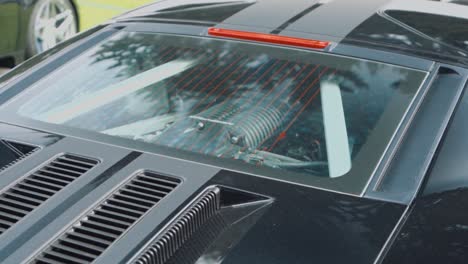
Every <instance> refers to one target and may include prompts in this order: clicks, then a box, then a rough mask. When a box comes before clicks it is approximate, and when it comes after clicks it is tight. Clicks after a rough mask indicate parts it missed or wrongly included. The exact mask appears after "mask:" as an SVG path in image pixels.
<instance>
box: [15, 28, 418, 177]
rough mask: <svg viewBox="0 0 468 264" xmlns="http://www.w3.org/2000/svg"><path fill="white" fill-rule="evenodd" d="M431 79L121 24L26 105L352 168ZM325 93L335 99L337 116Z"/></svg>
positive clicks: (245, 155) (110, 129)
mask: <svg viewBox="0 0 468 264" xmlns="http://www.w3.org/2000/svg"><path fill="white" fill-rule="evenodd" d="M425 76H426V73H424V72H418V71H413V70H410V69H406V68H401V67H395V66H391V65H386V64H381V63H376V62H370V61H365V60H357V59H349V58H343V57H335V56H331V55H327V54H320V53H313V52H309V51H304V50H297V49H288V48H278V47H273V46H266V45H257V44H248V43H242V42H235V41H226V40H219V39H210V38H199V37H182V36H173V35H162V34H142V33H119V34H118V35H116V36H114V37H113V38H112V39H110V40H108V41H106V42H105V43H102V44H100V45H99V46H97V47H96V48H94V49H92V50H90V51H88V52H87V53H85V54H83V55H81V56H79V57H78V58H77V59H75V60H73V61H71V62H69V63H68V64H67V65H65V66H63V67H62V68H61V69H59V70H58V71H56V72H54V73H52V74H51V75H49V77H48V78H46V79H44V80H42V81H40V82H38V83H37V84H36V86H37V89H38V90H40V92H39V94H38V95H37V96H35V97H33V98H32V99H31V100H29V101H28V102H27V103H26V104H24V105H22V106H21V108H20V110H19V112H20V114H21V115H23V116H27V117H30V118H33V119H37V120H41V121H45V122H48V123H55V124H64V125H66V126H71V127H77V128H82V129H86V130H92V131H98V132H100V133H104V134H108V135H113V136H118V137H124V138H128V139H133V140H139V141H144V142H147V143H152V144H158V145H164V146H168V147H171V148H175V149H181V150H185V151H190V152H195V153H200V154H202V155H209V156H215V157H219V158H225V159H230V160H232V159H235V160H241V161H244V162H246V163H250V164H254V165H257V166H259V167H272V168H276V169H282V170H286V171H290V172H296V173H305V174H308V175H316V176H322V177H324V176H325V177H339V176H343V175H346V173H347V172H348V171H349V169H351V164H349V166H348V165H347V164H346V163H347V161H345V159H347V160H349V162H354V159H355V158H356V157H358V156H359V155H360V153H361V154H362V155H364V156H379V155H382V152H383V150H382V148H381V147H379V146H377V145H378V144H377V143H376V142H384V143H383V144H382V145H383V146H385V145H386V144H387V143H388V140H389V138H390V136H391V135H392V133H393V132H394V131H395V129H396V126H397V125H398V122H399V121H400V120H401V118H402V116H403V114H404V113H405V109H407V107H408V105H409V104H410V102H411V100H412V98H413V97H414V95H415V93H416V91H417V90H418V88H419V86H420V84H421V82H422V81H423V79H424V78H425ZM324 87H331V88H324ZM322 89H334V90H333V92H327V93H325V92H323V93H321V90H322ZM327 94H328V95H327ZM324 96H325V97H326V98H324ZM322 101H324V102H325V101H328V102H329V104H330V105H331V107H329V109H331V110H328V111H327V113H325V112H324V111H322ZM334 109H335V110H334ZM337 109H341V110H340V111H338V110H337ZM324 119H325V120H324ZM327 124H328V125H327ZM325 126H329V128H331V127H334V128H338V129H339V130H346V131H337V130H336V129H335V130H333V129H327V128H326V127H325ZM343 137H344V138H343ZM338 141H339V142H344V144H336V142H338ZM332 143H335V144H332ZM379 144H380V143H379ZM330 146H333V149H327V148H328V147H330ZM340 153H341V154H340ZM343 153H347V154H345V155H343ZM331 155H333V159H334V161H333V162H331V159H332V158H331ZM346 155H348V157H346ZM332 163H333V164H332ZM374 165H375V164H374ZM336 166H340V167H339V168H338V167H336ZM344 168H346V169H344ZM246 169H248V167H247V168H246ZM337 169H338V170H337ZM332 171H340V172H339V173H331V172H332ZM369 176H370V175H368V176H367V177H369Z"/></svg>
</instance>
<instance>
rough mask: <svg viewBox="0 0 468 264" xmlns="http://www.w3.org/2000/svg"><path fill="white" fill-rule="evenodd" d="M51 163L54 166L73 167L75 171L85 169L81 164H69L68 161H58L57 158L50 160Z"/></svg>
mask: <svg viewBox="0 0 468 264" xmlns="http://www.w3.org/2000/svg"><path fill="white" fill-rule="evenodd" d="M51 165H52V166H54V167H61V168H70V169H74V170H77V171H86V168H83V166H76V165H73V164H70V163H66V162H60V161H57V160H56V161H54V162H52V163H51Z"/></svg>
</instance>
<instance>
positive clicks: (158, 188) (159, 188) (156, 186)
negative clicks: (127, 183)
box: [133, 179, 167, 194]
mask: <svg viewBox="0 0 468 264" xmlns="http://www.w3.org/2000/svg"><path fill="white" fill-rule="evenodd" d="M133 184H135V185H139V186H143V187H146V188H151V189H153V190H155V191H158V192H159V193H161V194H165V193H167V188H166V187H165V186H164V185H160V184H156V183H152V182H149V181H145V180H142V179H136V180H134V181H133Z"/></svg>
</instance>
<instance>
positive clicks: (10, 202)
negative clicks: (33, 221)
mask: <svg viewBox="0 0 468 264" xmlns="http://www.w3.org/2000/svg"><path fill="white" fill-rule="evenodd" d="M0 203H4V204H7V205H10V206H13V207H18V208H20V209H22V210H25V211H27V212H31V211H32V210H33V209H34V207H35V206H34V205H31V204H27V203H23V202H20V201H16V200H13V199H10V198H8V197H3V199H2V200H0Z"/></svg>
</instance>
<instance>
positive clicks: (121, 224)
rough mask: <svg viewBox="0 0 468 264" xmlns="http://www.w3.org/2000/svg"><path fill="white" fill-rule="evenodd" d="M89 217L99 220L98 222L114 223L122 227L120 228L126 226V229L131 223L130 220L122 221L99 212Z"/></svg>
mask: <svg viewBox="0 0 468 264" xmlns="http://www.w3.org/2000/svg"><path fill="white" fill-rule="evenodd" d="M88 218H89V219H91V220H94V221H97V222H101V223H103V224H108V225H113V226H116V227H120V228H125V229H126V228H128V227H129V226H130V224H129V223H128V222H124V221H120V220H117V219H114V218H109V217H105V216H101V215H98V214H93V215H90V216H88Z"/></svg>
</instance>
